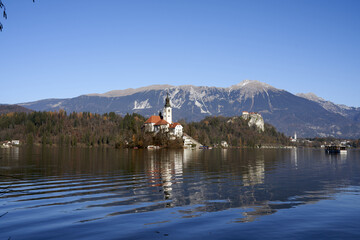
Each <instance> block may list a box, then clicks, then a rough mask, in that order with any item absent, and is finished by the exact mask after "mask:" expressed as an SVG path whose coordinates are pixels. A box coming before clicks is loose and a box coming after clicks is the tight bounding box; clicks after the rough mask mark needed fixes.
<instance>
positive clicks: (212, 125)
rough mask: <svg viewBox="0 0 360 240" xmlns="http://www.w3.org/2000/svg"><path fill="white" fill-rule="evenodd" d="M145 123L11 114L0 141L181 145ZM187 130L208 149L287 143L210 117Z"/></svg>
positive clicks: (4, 119) (237, 121)
mask: <svg viewBox="0 0 360 240" xmlns="http://www.w3.org/2000/svg"><path fill="white" fill-rule="evenodd" d="M145 120H146V119H145V118H144V117H143V116H141V115H139V114H127V115H125V116H124V117H122V116H119V115H116V114H115V113H113V112H111V113H109V114H108V113H105V114H102V115H100V114H92V113H88V112H81V113H76V112H73V113H71V114H69V115H68V114H66V112H65V111H62V110H61V111H59V112H32V113H8V114H3V115H1V116H0V141H5V140H11V139H19V140H21V142H22V143H23V144H46V145H54V144H56V145H63V146H78V145H80V146H110V147H146V146H148V145H152V144H156V145H162V146H169V147H179V146H182V143H181V141H176V142H175V143H172V142H170V141H169V140H168V139H167V137H166V135H157V136H153V134H146V133H144V132H143V130H142V126H143V124H144V122H145ZM182 125H183V126H184V131H185V132H186V133H187V134H189V135H190V136H192V137H194V138H195V139H197V140H199V141H200V142H201V143H203V144H206V145H216V144H220V142H221V141H223V140H225V141H227V142H228V143H229V144H230V145H231V146H234V147H255V146H258V145H265V144H271V145H274V144H276V145H277V144H282V145H287V144H288V138H287V137H286V136H285V135H283V134H280V133H278V132H277V131H276V129H275V128H274V127H272V126H270V125H268V124H265V131H264V132H259V130H258V129H257V128H256V127H249V126H248V121H246V120H244V119H242V118H240V117H233V118H229V117H207V118H205V119H204V120H202V121H200V122H192V123H185V122H182Z"/></svg>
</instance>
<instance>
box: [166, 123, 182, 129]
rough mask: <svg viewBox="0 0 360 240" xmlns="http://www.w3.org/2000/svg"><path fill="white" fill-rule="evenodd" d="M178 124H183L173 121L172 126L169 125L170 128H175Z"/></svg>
mask: <svg viewBox="0 0 360 240" xmlns="http://www.w3.org/2000/svg"><path fill="white" fill-rule="evenodd" d="M177 125H180V126H181V124H180V123H177V122H176V123H172V124H170V126H169V128H175V127H176V126H177Z"/></svg>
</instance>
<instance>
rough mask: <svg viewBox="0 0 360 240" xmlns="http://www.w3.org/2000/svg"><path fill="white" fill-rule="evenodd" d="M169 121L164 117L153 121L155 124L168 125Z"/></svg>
mask: <svg viewBox="0 0 360 240" xmlns="http://www.w3.org/2000/svg"><path fill="white" fill-rule="evenodd" d="M168 124H169V123H168V122H167V121H165V120H164V119H160V120H159V121H158V122H157V123H155V126H159V125H168Z"/></svg>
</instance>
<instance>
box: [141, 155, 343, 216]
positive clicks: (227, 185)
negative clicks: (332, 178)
mask: <svg viewBox="0 0 360 240" xmlns="http://www.w3.org/2000/svg"><path fill="white" fill-rule="evenodd" d="M279 154H280V155H279ZM298 154H299V153H298V150H297V149H290V150H288V151H285V152H284V151H276V150H273V151H259V150H254V151H250V150H249V151H244V153H242V152H240V153H239V151H232V150H215V151H214V150H213V151H193V150H184V151H153V152H151V153H149V158H148V159H149V161H148V164H147V165H146V167H147V169H146V172H147V177H148V182H149V184H150V186H151V187H154V188H156V189H157V192H158V193H159V194H161V195H162V196H163V200H165V201H166V203H165V207H181V209H180V210H178V214H180V216H181V217H184V218H189V217H197V216H199V215H201V214H203V213H206V212H214V211H223V210H227V209H233V208H241V209H242V211H241V217H239V219H238V220H235V221H239V222H249V221H254V220H255V219H256V218H257V217H260V216H264V215H269V214H273V213H275V212H277V211H278V209H283V208H291V207H293V206H296V205H299V204H306V203H312V202H316V201H318V200H321V199H326V198H327V197H326V196H328V193H329V189H327V187H326V186H323V185H321V184H319V183H318V182H313V183H311V181H308V183H304V182H301V183H297V182H292V181H283V182H278V181H279V177H281V175H282V174H286V175H288V174H291V171H298V164H299V163H298V161H299V159H298V158H299V155H298ZM304 155H306V153H301V156H302V157H304ZM279 157H280V158H279ZM286 158H288V162H282V163H281V164H283V165H281V167H280V168H281V171H280V170H279V169H277V168H276V166H277V164H278V163H277V162H278V161H279V160H280V161H284V160H286ZM208 159H211V161H210V160H208ZM338 161H346V157H345V156H339V159H338ZM274 167H275V168H274ZM284 169H287V170H284ZM282 171H285V172H282ZM293 174H298V173H297V172H294V173H293ZM301 174H302V173H301ZM294 176H297V175H294ZM299 176H301V175H299ZM299 176H297V177H299ZM301 181H305V180H304V179H302V180H301ZM305 182H306V181H305ZM322 188H326V189H327V190H326V194H325V193H324V191H323V190H322ZM309 192H312V193H311V194H309ZM294 196H297V198H296V201H292V200H289V199H291V198H293V197H294ZM301 196H304V197H301Z"/></svg>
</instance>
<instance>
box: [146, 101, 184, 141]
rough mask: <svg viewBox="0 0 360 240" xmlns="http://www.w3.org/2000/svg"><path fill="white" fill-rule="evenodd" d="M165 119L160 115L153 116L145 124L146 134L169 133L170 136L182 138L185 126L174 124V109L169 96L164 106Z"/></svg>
mask: <svg viewBox="0 0 360 240" xmlns="http://www.w3.org/2000/svg"><path fill="white" fill-rule="evenodd" d="M164 114H165V117H162V114H161V113H160V114H159V116H155V115H153V116H151V117H149V118H148V119H147V120H146V122H145V123H144V129H145V132H151V133H155V134H156V133H158V132H160V131H161V132H165V133H169V135H170V136H174V137H182V135H183V126H181V124H180V123H173V122H172V108H171V105H170V99H169V94H168V95H167V97H166V100H165V106H164Z"/></svg>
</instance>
